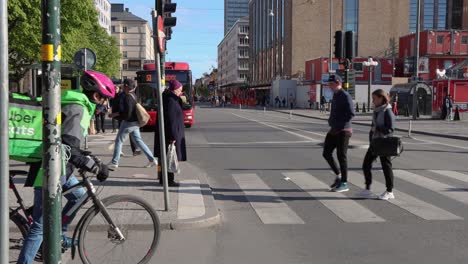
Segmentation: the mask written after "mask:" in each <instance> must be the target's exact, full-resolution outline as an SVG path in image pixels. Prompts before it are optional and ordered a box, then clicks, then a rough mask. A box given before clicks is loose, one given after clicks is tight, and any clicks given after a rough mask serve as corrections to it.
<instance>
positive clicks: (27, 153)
mask: <svg viewBox="0 0 468 264" xmlns="http://www.w3.org/2000/svg"><path fill="white" fill-rule="evenodd" d="M9 102H10V106H9V108H8V111H9V113H8V127H9V130H8V134H9V139H10V140H9V151H10V158H11V159H13V160H17V161H22V162H35V161H40V160H41V159H42V104H41V102H42V99H41V98H33V97H29V96H25V95H20V94H15V93H13V94H11V95H10V98H9Z"/></svg>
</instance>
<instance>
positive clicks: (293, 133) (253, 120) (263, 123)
mask: <svg viewBox="0 0 468 264" xmlns="http://www.w3.org/2000/svg"><path fill="white" fill-rule="evenodd" d="M232 114H233V115H235V116H237V117H239V118H243V119H246V120H249V121H252V122H256V123H259V124H261V125H264V126H267V127H271V128H274V129H278V130H281V131H283V132H286V133H288V134H291V135H294V136H297V137H300V138H304V139H307V140H310V141H313V142H316V143H318V142H322V141H321V140H317V139H314V138H311V137H308V136H304V135H301V134H298V133H295V132H292V131H289V130H287V129H284V128H281V127H277V126H274V125H270V124H267V123H265V122H262V121H258V120H255V119H250V118H248V117H244V116H241V115H238V114H234V113H232Z"/></svg>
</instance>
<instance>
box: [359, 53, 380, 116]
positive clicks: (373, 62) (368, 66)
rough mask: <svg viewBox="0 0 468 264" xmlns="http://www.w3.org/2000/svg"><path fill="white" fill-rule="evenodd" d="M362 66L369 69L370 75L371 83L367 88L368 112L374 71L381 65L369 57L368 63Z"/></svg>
mask: <svg viewBox="0 0 468 264" xmlns="http://www.w3.org/2000/svg"><path fill="white" fill-rule="evenodd" d="M362 65H364V66H365V67H367V69H368V73H369V83H368V87H367V111H370V97H371V85H372V69H373V68H374V67H377V65H379V63H378V62H377V61H374V60H373V59H372V57H369V58H368V59H367V61H365V62H363V63H362Z"/></svg>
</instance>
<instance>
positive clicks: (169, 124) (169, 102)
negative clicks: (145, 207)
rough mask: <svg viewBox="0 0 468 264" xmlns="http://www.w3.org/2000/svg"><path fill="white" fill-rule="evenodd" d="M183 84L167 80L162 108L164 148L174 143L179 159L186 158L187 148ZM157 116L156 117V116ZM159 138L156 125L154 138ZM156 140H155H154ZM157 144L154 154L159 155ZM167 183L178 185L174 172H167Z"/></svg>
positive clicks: (160, 180) (173, 185)
mask: <svg viewBox="0 0 468 264" xmlns="http://www.w3.org/2000/svg"><path fill="white" fill-rule="evenodd" d="M182 88H183V85H182V84H181V83H180V82H179V81H177V80H171V81H170V82H169V88H168V89H167V90H165V91H164V93H163V96H162V99H163V108H164V132H165V141H166V150H167V149H168V147H169V145H170V144H174V145H175V148H176V152H177V159H178V160H179V161H186V160H187V150H186V145H185V127H184V112H183V109H182V99H181V98H180V96H181V95H182ZM156 118H157V117H156ZM158 138H159V130H158V127H156V133H155V140H157V139H158ZM156 142H157V141H156ZM159 147H160V146H159V144H155V150H154V152H155V154H156V156H157V157H160V148H159ZM158 178H159V182H160V183H161V184H162V178H161V175H158ZM168 178H169V179H168V185H169V186H171V187H177V186H179V183H178V182H176V181H175V180H174V173H168Z"/></svg>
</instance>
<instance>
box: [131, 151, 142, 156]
mask: <svg viewBox="0 0 468 264" xmlns="http://www.w3.org/2000/svg"><path fill="white" fill-rule="evenodd" d="M139 155H141V150H135V152H133V156H139Z"/></svg>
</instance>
